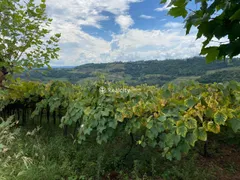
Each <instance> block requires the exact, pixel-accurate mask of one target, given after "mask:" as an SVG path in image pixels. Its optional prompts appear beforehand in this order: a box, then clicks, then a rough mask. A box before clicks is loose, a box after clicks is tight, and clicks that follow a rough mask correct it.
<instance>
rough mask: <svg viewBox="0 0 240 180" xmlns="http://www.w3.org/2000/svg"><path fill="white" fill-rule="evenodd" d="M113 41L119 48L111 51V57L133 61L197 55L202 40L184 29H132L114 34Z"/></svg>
mask: <svg viewBox="0 0 240 180" xmlns="http://www.w3.org/2000/svg"><path fill="white" fill-rule="evenodd" d="M113 42H114V44H117V48H115V49H114V50H112V51H111V53H110V54H109V58H110V59H112V60H122V61H131V60H142V59H144V60H147V59H161V60H163V59H169V58H170V59H171V58H172V59H179V58H187V57H192V56H196V55H198V54H199V52H200V47H201V42H202V41H201V40H198V41H195V34H191V35H189V36H185V35H184V32H183V31H182V32H181V31H179V32H174V31H169V30H164V31H161V30H148V31H146V30H139V29H130V30H129V31H128V32H126V33H124V34H120V35H114V36H113Z"/></svg>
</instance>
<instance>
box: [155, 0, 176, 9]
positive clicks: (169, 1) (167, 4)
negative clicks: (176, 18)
mask: <svg viewBox="0 0 240 180" xmlns="http://www.w3.org/2000/svg"><path fill="white" fill-rule="evenodd" d="M170 3H171V0H167V2H166V3H165V4H164V6H163V7H160V8H156V9H155V11H160V12H161V11H168V10H169V9H171V8H172V7H174V6H169V4H170Z"/></svg>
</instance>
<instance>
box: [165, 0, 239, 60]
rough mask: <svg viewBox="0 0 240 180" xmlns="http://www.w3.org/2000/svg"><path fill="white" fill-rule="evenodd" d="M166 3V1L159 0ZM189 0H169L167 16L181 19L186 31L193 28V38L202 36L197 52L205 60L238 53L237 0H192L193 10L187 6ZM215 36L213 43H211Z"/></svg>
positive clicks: (223, 57) (222, 57) (231, 56)
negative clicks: (215, 40) (193, 2)
mask: <svg viewBox="0 0 240 180" xmlns="http://www.w3.org/2000/svg"><path fill="white" fill-rule="evenodd" d="M160 2H161V3H166V2H167V0H161V1H160ZM190 3H192V1H191V0H170V3H169V4H168V6H169V7H170V10H169V12H168V14H169V15H171V16H173V17H180V16H182V17H183V18H185V28H186V34H189V32H190V30H191V28H192V26H195V27H197V29H198V33H197V39H199V38H201V37H204V38H206V39H205V41H204V42H203V46H202V50H201V54H202V55H206V59H207V61H208V62H211V61H215V60H217V59H225V57H229V58H233V57H234V56H237V55H238V54H240V49H239V46H240V33H239V31H238V29H239V28H240V24H239V22H240V2H239V0H228V1H226V0H213V1H212V0H195V4H196V9H191V8H189V6H188V4H190ZM214 39H217V40H218V41H217V45H214V44H212V42H214Z"/></svg>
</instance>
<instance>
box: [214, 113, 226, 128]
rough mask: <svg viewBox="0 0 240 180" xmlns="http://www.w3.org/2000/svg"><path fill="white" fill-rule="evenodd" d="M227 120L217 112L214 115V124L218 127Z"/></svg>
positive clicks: (224, 115)
mask: <svg viewBox="0 0 240 180" xmlns="http://www.w3.org/2000/svg"><path fill="white" fill-rule="evenodd" d="M227 118H228V117H227V115H226V114H224V113H223V112H219V111H218V112H216V113H215V114H214V122H215V123H216V124H218V125H224V124H225V121H226V120H227Z"/></svg>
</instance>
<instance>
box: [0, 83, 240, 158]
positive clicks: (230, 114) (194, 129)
mask: <svg viewBox="0 0 240 180" xmlns="http://www.w3.org/2000/svg"><path fill="white" fill-rule="evenodd" d="M10 87H11V89H13V90H9V91H8V92H6V91H3V92H1V109H7V108H8V107H11V108H14V105H15V104H23V105H24V106H32V108H35V110H34V112H33V113H32V116H36V115H38V116H39V115H40V113H41V112H42V110H44V109H48V108H49V110H50V112H54V111H58V110H59V108H60V109H61V112H62V113H63V117H62V119H61V125H60V126H61V127H64V126H70V125H72V124H73V123H76V124H78V125H79V128H78V135H77V137H78V138H77V140H78V142H79V143H82V142H84V141H85V140H86V139H88V138H89V137H95V138H96V141H97V143H99V144H101V143H105V142H108V141H109V139H111V138H114V137H115V138H116V132H118V131H119V130H121V132H125V134H129V135H130V136H132V137H133V139H134V143H137V144H140V145H141V146H143V147H145V146H151V147H155V148H159V150H160V152H162V155H163V156H165V157H166V158H167V159H170V160H171V159H173V158H176V159H180V158H181V155H182V154H185V153H187V152H188V151H189V149H190V148H191V147H194V145H195V142H197V141H199V140H201V141H206V140H207V137H208V133H215V134H218V133H220V131H221V130H222V129H225V128H227V129H232V130H233V132H238V131H239V129H240V120H239V114H240V113H239V111H240V109H239V101H240V98H239V92H240V84H239V83H237V82H229V83H225V84H205V85H203V84H198V83H188V84H182V85H178V86H175V85H173V84H168V85H165V86H163V87H162V88H156V87H154V86H145V85H141V86H137V87H129V86H126V85H124V84H121V83H119V84H111V83H105V82H104V81H103V80H100V81H98V82H95V83H89V84H85V85H84V86H76V85H71V84H70V83H64V82H52V83H49V84H41V83H36V82H21V81H19V82H16V83H15V84H14V85H13V84H12V85H11V86H10ZM2 93H4V94H2Z"/></svg>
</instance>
